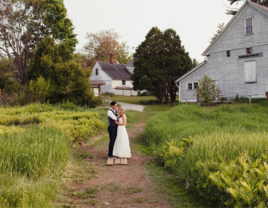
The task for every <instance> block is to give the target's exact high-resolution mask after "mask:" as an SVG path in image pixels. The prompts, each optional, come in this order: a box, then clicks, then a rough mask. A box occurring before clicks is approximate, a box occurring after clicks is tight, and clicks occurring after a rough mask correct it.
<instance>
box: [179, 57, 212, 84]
mask: <svg viewBox="0 0 268 208" xmlns="http://www.w3.org/2000/svg"><path fill="white" fill-rule="evenodd" d="M206 63H207V61H203V62H202V63H200V64H198V65H197V66H196V67H195V68H193V69H192V70H191V71H188V72H187V73H186V74H184V75H183V76H181V77H180V78H179V79H177V80H176V81H175V83H178V82H180V81H181V80H183V79H184V78H186V77H188V76H189V75H190V74H192V73H194V72H195V71H196V70H198V69H200V68H201V67H202V66H204V65H205V64H206Z"/></svg>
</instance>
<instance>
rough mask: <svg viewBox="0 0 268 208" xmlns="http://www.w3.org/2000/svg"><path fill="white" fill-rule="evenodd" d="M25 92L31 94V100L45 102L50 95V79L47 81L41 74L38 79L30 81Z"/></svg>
mask: <svg viewBox="0 0 268 208" xmlns="http://www.w3.org/2000/svg"><path fill="white" fill-rule="evenodd" d="M24 92H27V94H30V98H31V99H32V100H31V102H38V103H44V102H45V101H46V99H47V98H48V96H49V92H50V81H49V80H48V81H45V79H44V78H43V77H41V76H40V77H38V79H37V80H36V81H33V80H31V81H29V82H28V83H27V85H26V86H25V87H24Z"/></svg>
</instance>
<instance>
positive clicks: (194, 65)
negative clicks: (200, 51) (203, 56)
mask: <svg viewBox="0 0 268 208" xmlns="http://www.w3.org/2000/svg"><path fill="white" fill-rule="evenodd" d="M192 64H193V68H195V67H196V66H197V65H198V64H199V63H198V61H197V60H196V59H193V62H192Z"/></svg>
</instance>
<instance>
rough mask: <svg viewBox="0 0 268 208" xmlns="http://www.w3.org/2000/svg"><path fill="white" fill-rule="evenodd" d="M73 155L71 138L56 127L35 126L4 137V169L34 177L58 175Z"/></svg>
mask: <svg viewBox="0 0 268 208" xmlns="http://www.w3.org/2000/svg"><path fill="white" fill-rule="evenodd" d="M69 157H70V150H69V141H68V138H67V137H66V136H65V135H64V134H62V133H61V132H60V131H58V130H57V129H54V128H47V127H44V128H36V127H33V128H31V130H29V131H28V132H26V133H25V134H20V133H15V134H12V135H9V136H3V137H2V138H1V145H0V171H1V173H5V172H11V171H13V172H17V173H21V174H23V175H27V176H28V177H31V178H38V177H41V176H50V175H52V174H58V173H60V172H61V171H62V170H64V167H65V166H66V165H67V162H68V160H69Z"/></svg>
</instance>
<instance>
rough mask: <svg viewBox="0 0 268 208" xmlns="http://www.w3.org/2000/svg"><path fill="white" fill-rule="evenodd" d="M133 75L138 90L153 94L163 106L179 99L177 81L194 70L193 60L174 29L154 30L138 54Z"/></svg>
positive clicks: (142, 44) (139, 48)
mask: <svg viewBox="0 0 268 208" xmlns="http://www.w3.org/2000/svg"><path fill="white" fill-rule="evenodd" d="M134 57H135V58H136V60H135V62H134V66H135V70H134V73H133V75H132V80H133V81H134V82H133V86H134V89H135V90H143V89H147V90H148V91H152V92H153V94H154V95H155V96H156V97H157V99H158V100H159V102H160V103H161V104H163V103H164V99H165V103H168V102H169V96H170V97H171V101H172V102H174V101H175V100H176V92H177V91H178V88H177V86H176V85H175V80H176V79H177V78H178V77H180V76H182V75H183V74H185V73H186V72H187V71H189V70H191V69H192V60H191V59H190V57H189V54H188V53H187V52H185V49H184V47H183V46H182V45H181V40H180V37H179V36H178V35H177V34H176V32H175V31H174V30H172V29H168V30H166V31H165V32H161V31H160V30H159V29H158V28H157V27H153V28H152V29H151V30H150V31H149V33H148V34H147V36H146V38H145V41H144V42H142V43H141V45H140V46H139V47H138V49H137V52H136V53H135V54H134Z"/></svg>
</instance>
